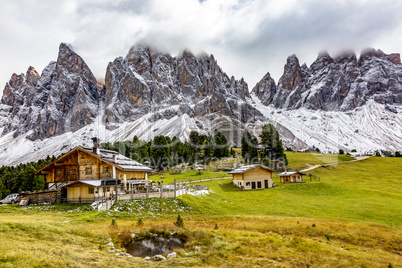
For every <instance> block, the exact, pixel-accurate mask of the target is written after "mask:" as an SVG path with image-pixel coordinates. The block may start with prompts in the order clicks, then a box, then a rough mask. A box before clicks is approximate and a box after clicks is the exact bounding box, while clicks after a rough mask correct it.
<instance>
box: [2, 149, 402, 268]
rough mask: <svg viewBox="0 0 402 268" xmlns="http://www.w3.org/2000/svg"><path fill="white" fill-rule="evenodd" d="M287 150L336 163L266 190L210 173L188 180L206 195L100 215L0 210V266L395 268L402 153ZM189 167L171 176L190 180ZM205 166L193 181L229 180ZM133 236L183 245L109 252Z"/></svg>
mask: <svg viewBox="0 0 402 268" xmlns="http://www.w3.org/2000/svg"><path fill="white" fill-rule="evenodd" d="M287 155H288V159H289V166H290V167H291V168H293V169H303V168H306V167H308V166H309V165H322V164H326V163H338V164H334V165H330V166H326V167H320V168H317V169H314V170H312V171H309V173H312V174H314V175H316V176H317V178H318V177H319V178H320V179H319V180H318V179H315V180H314V179H313V180H312V181H311V182H310V180H309V178H308V177H305V181H306V182H305V183H298V184H281V183H280V182H279V178H278V177H277V176H274V181H275V184H276V187H274V188H271V189H264V190H253V191H240V190H239V188H237V187H236V186H233V185H232V184H231V180H230V179H227V178H226V179H218V180H213V181H207V182H202V183H196V184H206V185H208V186H209V189H210V192H209V193H208V194H204V195H198V196H193V195H183V196H180V197H178V198H176V199H150V200H137V201H119V202H117V203H116V204H115V205H114V206H113V207H112V209H111V210H109V211H105V212H98V211H93V210H92V209H91V208H90V207H89V206H88V205H50V206H28V207H25V208H20V207H18V206H16V205H8V206H0V241H1V243H0V252H1V254H0V267H56V266H58V267H172V266H175V267H218V266H221V267H402V187H401V184H402V175H401V174H402V158H380V157H370V158H369V159H365V160H362V161H357V162H345V161H348V160H350V159H349V157H348V156H338V155H321V154H304V153H287ZM342 162H343V163H342ZM188 172H189V173H188V174H186V173H184V174H179V175H181V176H183V177H182V179H183V180H188V178H189V177H188V176H191V178H192V179H193V180H195V179H196V176H194V175H195V171H194V174H192V173H191V172H192V171H188ZM208 172H209V173H208V175H205V173H204V174H203V175H200V176H199V177H206V176H208V177H214V174H215V175H216V176H215V177H217V178H220V177H226V176H227V173H224V172H222V173H219V172H214V171H208ZM177 175H178V174H176V175H172V176H170V177H168V176H167V175H166V176H165V179H166V180H172V179H174V178H175V176H177ZM275 175H276V174H275ZM156 176H158V175H156ZM176 178H177V177H176ZM152 179H153V180H158V179H155V178H152ZM179 214H180V215H181V217H182V218H183V220H184V226H183V227H177V226H175V225H174V222H175V221H176V218H177V216H178V215H179ZM139 219H141V222H143V224H139ZM134 232H139V233H140V234H143V235H146V234H149V233H158V232H159V233H169V232H178V233H180V234H181V235H182V236H183V237H186V243H185V246H184V248H179V249H177V251H176V252H177V254H178V256H177V257H176V258H172V259H168V260H165V261H162V262H152V261H145V260H143V259H142V258H135V257H133V258H128V257H125V256H116V254H115V253H110V252H108V248H107V246H106V243H107V242H108V241H109V240H110V239H111V241H113V242H114V244H115V245H116V248H117V249H119V250H122V251H125V248H124V243H125V241H126V240H127V238H128V237H131V234H132V233H134ZM108 239H109V240H108ZM195 247H200V249H201V250H200V251H195Z"/></svg>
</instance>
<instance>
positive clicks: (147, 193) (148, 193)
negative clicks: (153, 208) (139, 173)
mask: <svg viewBox="0 0 402 268" xmlns="http://www.w3.org/2000/svg"><path fill="white" fill-rule="evenodd" d="M145 187H146V188H147V199H148V198H149V187H148V184H147V185H145Z"/></svg>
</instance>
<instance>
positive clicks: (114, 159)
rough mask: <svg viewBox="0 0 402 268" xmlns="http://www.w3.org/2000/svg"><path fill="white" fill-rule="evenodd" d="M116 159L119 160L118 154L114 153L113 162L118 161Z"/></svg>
mask: <svg viewBox="0 0 402 268" xmlns="http://www.w3.org/2000/svg"><path fill="white" fill-rule="evenodd" d="M116 160H117V154H114V155H113V162H115V163H116Z"/></svg>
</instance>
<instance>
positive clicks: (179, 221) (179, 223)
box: [174, 214, 184, 228]
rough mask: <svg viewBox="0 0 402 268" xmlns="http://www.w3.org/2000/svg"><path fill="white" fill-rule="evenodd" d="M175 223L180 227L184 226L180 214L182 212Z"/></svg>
mask: <svg viewBox="0 0 402 268" xmlns="http://www.w3.org/2000/svg"><path fill="white" fill-rule="evenodd" d="M174 225H176V226H177V227H180V228H182V227H183V226H184V222H183V218H182V217H181V216H180V214H179V215H178V216H177V220H176V221H175V222H174Z"/></svg>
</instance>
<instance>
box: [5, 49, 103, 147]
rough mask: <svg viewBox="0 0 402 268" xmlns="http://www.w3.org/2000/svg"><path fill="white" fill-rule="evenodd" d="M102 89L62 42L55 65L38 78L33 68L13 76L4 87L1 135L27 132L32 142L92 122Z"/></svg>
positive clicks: (50, 65) (87, 69)
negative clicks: (5, 116)
mask: <svg viewBox="0 0 402 268" xmlns="http://www.w3.org/2000/svg"><path fill="white" fill-rule="evenodd" d="M102 96H103V93H102V87H101V86H100V85H99V84H98V82H97V81H96V78H95V77H94V75H93V74H92V72H91V70H90V69H89V67H88V66H87V65H86V63H85V62H84V61H83V59H82V58H81V57H80V56H78V55H77V54H76V53H75V52H74V51H73V49H72V47H71V46H70V45H67V44H64V43H62V44H61V45H60V48H59V55H58V58H57V61H56V62H51V63H49V65H48V66H47V67H46V68H45V69H44V70H43V72H42V75H39V74H38V73H37V72H36V70H35V69H34V68H33V67H29V69H28V71H27V72H26V74H25V75H24V74H20V75H17V74H13V75H12V76H11V79H10V81H9V82H8V83H7V84H6V86H5V88H4V93H3V97H2V99H1V104H3V105H2V106H1V108H0V110H2V111H3V113H4V111H7V117H8V120H7V121H6V122H3V125H0V127H2V126H3V127H4V129H3V132H2V135H4V134H7V133H9V132H12V131H15V132H14V137H16V136H19V135H21V134H25V133H28V132H29V133H28V136H27V138H29V139H31V140H36V139H43V138H47V137H51V136H55V135H59V134H62V133H65V132H68V131H72V132H74V131H76V130H78V129H80V128H82V127H84V126H86V125H88V124H90V123H92V122H93V120H94V118H95V117H96V115H97V113H98V109H97V108H98V105H99V103H100V101H101V100H102Z"/></svg>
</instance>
